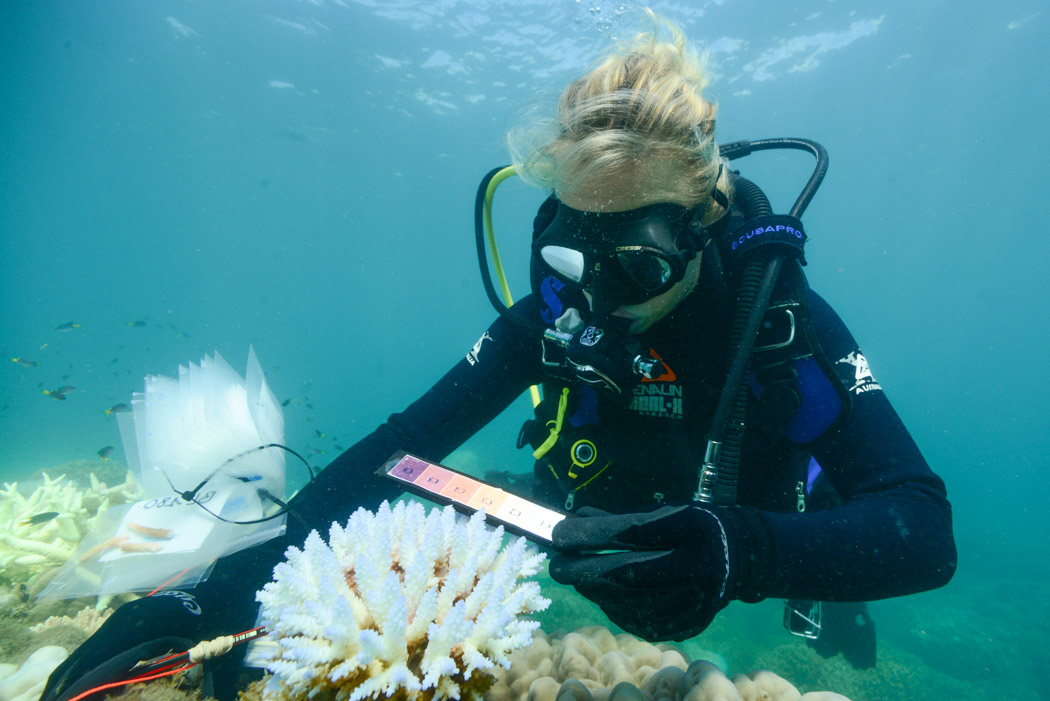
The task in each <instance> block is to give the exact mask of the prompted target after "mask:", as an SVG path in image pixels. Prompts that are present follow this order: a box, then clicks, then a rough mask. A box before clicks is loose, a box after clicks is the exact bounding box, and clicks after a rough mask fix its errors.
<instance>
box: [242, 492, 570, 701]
mask: <svg viewBox="0 0 1050 701" xmlns="http://www.w3.org/2000/svg"><path fill="white" fill-rule="evenodd" d="M286 555H287V558H288V559H287V561H285V562H282V563H281V564H279V565H277V567H276V568H274V581H272V582H271V583H269V584H267V585H266V586H265V587H264V588H263V590H262V591H260V592H259V593H258V594H257V595H256V597H257V599H258V600H259V601H260V602H262V613H263V619H264V624H265V625H266V626H267V628H268V629H269V631H270V639H271V640H274V641H276V643H277V652H275V653H274V656H273V658H272V659H271V660H270V662H269V663H268V665H267V669H268V670H269V671H270V672H271V673H272V674H273V677H271V679H270V681H269V683H268V684H267V687H266V690H265V692H264V697H265V698H266V699H269V700H273V701H276V700H278V699H291V698H305V697H307V696H309V697H314V696H316V695H317V694H318V693H320V694H321V695H322V698H333V697H334V698H335V699H336V701H344V700H348V701H356V700H357V699H368V698H373V699H381V698H385V697H393V696H395V695H396V697H397V698H404V699H459V698H480V697H481V695H482V694H483V693H484V692H485V690H486V689H488V687H489V686H490V685H491V684H492V682H493V681H494V678H493V677H492V676H491V675H490V674H488V673H486V671H487V670H490V669H492V668H494V666H495V665H497V664H498V665H500V666H502V667H505V668H506V667H509V666H510V659H509V653H510V652H511V651H513V650H515V649H518V648H522V647H525V646H526V645H528V644H529V642H530V641H531V638H532V631H533V630H535V629H536V628H537V627H538V626H539V623H537V622H535V621H530V620H527V619H522V618H519V616H520V615H521V614H528V613H532V612H535V611H542V610H543V609H545V608H547V606H548V605H550V601H549V600H548V599H545V598H544V597H543V596H541V595H540V588H539V584H537V583H536V582H535V581H519V580H520V579H521V578H522V577H528V576H531V575H534V574H536V572H537V571H538V569H539V567H540V565H541V564H542V563H543V560H544V559H545V557H546V556H545V555H544V554H542V553H540V552H538V551H536V550H535V549H533V548H530V547H528V546H527V544H526V542H525V540H524V539H523V538H516V539H513V540H511V542H509V543H508V544H507V545H506V546H505V547H503V529H502V528H491V527H489V526H487V525H486V524H485V520H484V516H483V515H482V514H480V513H478V514H475V515H474V516H472V517H471V518H470V519H467V518H466V517H464V516H457V514H456V512H455V511H453V509H452V508H451V507H445V508H444V509H436V508H435V509H432V510H431V511H430V513H426V512H425V510H424V508H423V506H422V505H420V504H419V503H416V502H410V503H407V504H406V503H398V504H397V505H396V506H395V507H393V508H391V507H390V505H389V504H387V503H386V502H383V504H382V505H381V506H380V507H379V510H378V512H377V513H375V514H373V513H372V512H370V511H366V510H364V509H358V510H357V512H355V513H354V514H353V516H351V517H350V520H349V521H348V522H347V524H346V526H345V527H341V526H339V524H332V529H331V531H330V539H329V542H328V543H325V542H324V541H323V540H322V539H321V537H320V535H318V533H317V532H316V531H314V532H312V533H311V534H310V536H309V537H308V538H307V539H306V544H305V545H304V546H303V549H302V550H300V549H298V548H295V547H292V548H289V549H288V551H287V553H286Z"/></svg>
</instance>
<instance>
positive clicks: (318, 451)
mask: <svg viewBox="0 0 1050 701" xmlns="http://www.w3.org/2000/svg"><path fill="white" fill-rule="evenodd" d="M310 455H324V451H323V450H321V449H320V448H310Z"/></svg>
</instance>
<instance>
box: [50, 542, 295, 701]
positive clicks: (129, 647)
mask: <svg viewBox="0 0 1050 701" xmlns="http://www.w3.org/2000/svg"><path fill="white" fill-rule="evenodd" d="M276 540H277V541H284V538H278V539H276ZM272 543H273V541H271V542H270V543H263V544H262V545H259V546H256V547H255V548H251V549H248V550H242V551H241V552H238V553H234V554H233V555H230V556H228V557H224V558H222V559H220V560H219V561H218V562H217V563H216V564H215V568H214V570H213V571H212V573H211V575H210V576H209V577H208V579H207V580H206V581H204V582H202V583H201V584H199V585H198V586H197V587H195V588H187V589H185V590H169V591H164V592H161V593H159V594H155V595H153V596H149V597H144V598H141V599H136V600H135V601H131V602H128V603H126V604H124V605H123V606H121V607H120V608H118V609H117V610H116V611H114V612H113V615H112V616H110V617H109V619H107V620H106V622H105V623H104V624H102V627H101V628H99V629H98V630H97V631H96V632H95V633H94V634H93V635H92V636H91V637H90V638H88V639H87V640H86V641H85V642H84V644H83V645H81V646H80V647H78V648H77V649H76V650H74V651H73V654H71V655H70V656H69V657H67V658H66V659H65V661H63V662H62V664H60V665H59V666H58V667H57V668H56V669H55V671H54V672H52V673H51V676H50V677H49V678H48V681H47V686H46V687H45V688H44V693H43V694H42V695H41V697H40V701H60V700H61V699H69V698H72V697H74V696H76V695H78V694H80V693H82V692H84V691H87V690H88V689H93V688H95V687H96V686H99V685H101V684H107V683H110V682H114V681H118V680H121V679H126V678H128V677H131V676H134V673H133V672H132V671H131V670H132V667H134V666H135V664H136V663H137V662H139V661H140V660H148V659H151V658H153V657H159V656H161V655H164V654H167V653H169V652H175V653H178V652H185V651H186V650H188V649H190V648H191V647H193V646H194V645H196V644H197V643H199V642H201V641H202V640H211V639H213V638H216V637H219V636H220V635H233V634H236V633H240V632H242V631H245V630H249V629H251V628H252V627H253V626H254V624H255V619H256V615H257V612H258V604H257V603H256V602H255V592H256V590H258V589H260V588H262V586H263V584H265V583H266V582H268V581H269V580H270V578H271V576H272V573H273V567H274V565H276V564H277V562H278V561H279V560H280V557H281V556H282V553H283V548H277V547H272V545H271V544H272ZM268 546H269V547H268ZM245 650H246V646H245V645H238V646H235V647H234V648H233V649H232V650H231V651H230V652H227V653H226V654H225V655H222V656H221V657H218V658H215V659H214V660H211V661H208V662H207V663H206V667H205V668H206V670H207V672H208V673H207V674H206V686H207V685H208V684H210V685H211V688H206V691H207V695H209V696H215V697H216V698H218V699H223V700H226V699H234V698H236V695H237V689H236V683H237V677H238V673H239V670H240V663H241V660H242V659H243V658H244V653H245Z"/></svg>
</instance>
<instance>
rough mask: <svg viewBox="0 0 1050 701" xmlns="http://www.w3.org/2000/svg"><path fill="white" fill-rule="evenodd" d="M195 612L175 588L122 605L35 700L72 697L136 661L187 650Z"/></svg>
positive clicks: (121, 674)
mask: <svg viewBox="0 0 1050 701" xmlns="http://www.w3.org/2000/svg"><path fill="white" fill-rule="evenodd" d="M201 614H202V612H201V608H200V605H199V604H198V602H197V600H196V598H195V597H194V596H193V595H192V594H188V593H186V592H183V591H176V590H173V591H166V592H160V593H158V594H156V595H154V596H149V597H145V598H142V599H136V600H135V601H130V602H128V603H126V604H124V605H123V606H121V607H120V608H118V609H117V610H116V611H114V612H113V615H111V616H110V617H109V619H107V620H106V622H105V623H103V624H102V626H101V627H100V628H99V629H98V630H97V631H95V633H94V634H93V635H92V636H91V637H90V638H88V639H87V640H86V641H85V642H84V644H83V645H81V646H80V647H78V648H77V649H76V650H74V651H73V654H71V655H70V656H69V657H67V658H66V659H65V661H63V662H62V664H60V665H59V666H58V667H57V668H56V669H55V671H53V672H52V673H51V676H50V677H49V678H48V680H47V686H46V687H44V693H43V694H42V695H41V697H40V701H59V700H60V699H67V698H72V697H73V696H76V695H78V694H80V693H82V692H84V691H87V690H88V689H92V688H94V687H96V686H99V685H101V684H107V683H110V682H113V681H117V680H120V679H123V678H125V677H127V676H128V672H129V671H130V670H131V668H132V667H134V666H135V664H136V663H137V662H138V661H140V660H146V659H150V658H152V657H157V656H159V655H163V654H165V653H167V652H168V651H169V650H170V651H172V652H184V651H186V650H188V649H189V648H191V647H193V646H194V645H196V644H197V641H198V639H199V638H198V636H199V633H200V630H201Z"/></svg>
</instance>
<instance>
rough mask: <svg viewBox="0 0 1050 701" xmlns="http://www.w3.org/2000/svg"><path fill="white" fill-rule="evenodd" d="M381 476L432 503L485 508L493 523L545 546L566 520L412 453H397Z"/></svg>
mask: <svg viewBox="0 0 1050 701" xmlns="http://www.w3.org/2000/svg"><path fill="white" fill-rule="evenodd" d="M379 474H381V475H383V476H385V477H389V478H391V479H394V480H397V481H398V482H401V483H402V484H403V485H404V486H405V487H407V488H409V489H412V490H413V491H415V492H418V493H419V494H420V495H421V496H424V497H426V498H428V499H430V500H432V501H436V502H438V503H446V504H452V506H454V507H456V508H457V509H458V510H460V511H466V512H467V513H473V512H475V511H479V510H481V509H485V516H486V517H487V518H488V520H489V521H495V522H496V523H498V524H499V525H502V526H504V527H505V528H506V529H507V530H509V531H512V532H514V533H520V534H521V535H523V536H525V537H526V538H529V539H532V540H535V541H537V542H538V543H539V544H541V545H544V546H550V544H551V532H552V531H553V530H554V524H556V523H557V522H558V521H561V520H562V519H563V518H565V514H562V513H559V512H557V511H552V510H551V509H548V508H546V507H543V506H540V505H539V504H534V503H532V502H531V501H528V500H526V499H522V498H521V497H519V496H517V495H515V494H511V493H510V492H508V491H505V490H503V489H500V488H498V487H493V486H492V485H491V484H486V483H484V482H482V481H481V480H478V479H475V478H473V477H469V476H468V475H464V474H463V473H461V472H456V471H455V470H450V469H449V468H447V467H445V466H443V465H438V464H437V463H432V462H427V461H426V460H421V459H419V458H417V457H415V456H414V455H409V454H408V453H395V454H394V455H393V456H392V457H391V458H390V459H389V460H387V461H386V463H385V464H384V465H383V466H382V467H381V468H379Z"/></svg>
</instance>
